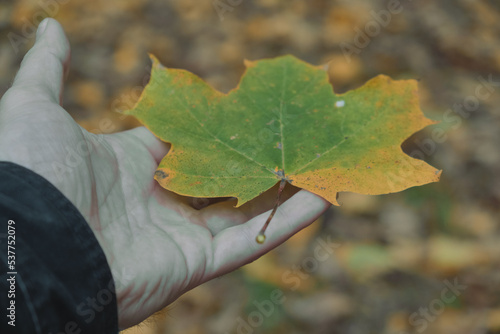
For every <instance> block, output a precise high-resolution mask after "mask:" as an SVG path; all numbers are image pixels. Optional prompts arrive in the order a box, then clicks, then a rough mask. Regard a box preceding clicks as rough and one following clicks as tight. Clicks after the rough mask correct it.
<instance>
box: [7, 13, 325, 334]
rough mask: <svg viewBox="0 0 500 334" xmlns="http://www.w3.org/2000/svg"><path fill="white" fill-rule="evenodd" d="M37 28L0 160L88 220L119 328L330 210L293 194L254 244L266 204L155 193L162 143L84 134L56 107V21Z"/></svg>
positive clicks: (59, 71)
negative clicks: (49, 187) (196, 203)
mask: <svg viewBox="0 0 500 334" xmlns="http://www.w3.org/2000/svg"><path fill="white" fill-rule="evenodd" d="M45 22H47V25H46V27H45V30H44V29H42V28H40V29H39V31H38V33H37V42H36V44H35V46H34V47H33V48H32V49H31V50H30V51H29V52H28V54H27V55H26V57H25V59H24V60H23V63H22V65H21V69H20V71H19V73H18V75H17V77H16V79H15V82H14V84H13V86H12V88H11V89H9V91H7V93H6V94H5V95H4V96H3V98H2V100H1V102H0V160H4V161H11V162H14V163H17V164H19V165H22V166H24V167H27V168H29V169H31V170H33V171H34V172H36V173H38V174H39V175H41V176H43V177H45V178H46V179H47V180H49V181H50V182H51V183H52V184H54V185H55V186H56V187H57V188H58V189H59V190H60V191H61V192H62V193H63V194H64V195H65V196H66V197H67V198H68V199H69V200H70V201H71V202H72V203H73V204H74V205H75V206H76V207H77V208H78V210H79V211H80V213H81V214H82V215H83V216H84V218H85V219H86V220H87V222H88V223H89V225H90V227H91V228H92V230H93V231H94V233H95V235H96V237H97V239H98V240H99V243H100V245H101V246H102V248H103V249H104V253H105V254H106V258H107V260H108V263H109V264H110V267H111V271H112V274H113V278H114V280H115V283H116V293H117V298H118V314H119V324H120V328H126V327H129V326H132V325H134V324H137V323H139V322H141V321H142V320H144V319H145V318H146V317H148V316H149V315H151V314H152V313H154V312H156V311H158V310H160V309H161V308H163V307H164V306H166V305H168V304H169V303H171V302H172V301H174V300H175V299H176V298H178V297H179V296H180V295H181V294H182V293H184V292H186V291H187V290H189V289H191V288H194V287H195V286H197V285H199V284H201V283H203V282H206V281H207V280H210V279H212V278H214V277H217V276H220V275H222V274H224V273H227V272H229V271H232V270H234V269H236V268H238V267H240V266H241V265H244V264H246V263H248V262H250V261H253V260H255V259H256V258H258V257H259V256H260V255H262V254H264V253H265V252H267V251H269V250H270V249H272V248H274V247H276V246H277V245H279V244H280V243H282V242H283V241H284V240H286V239H288V238H289V237H290V236H291V235H293V234H294V233H295V232H297V231H299V230H300V229H302V228H304V227H306V226H307V225H309V224H310V223H311V222H313V221H314V220H315V219H316V218H317V217H318V216H319V215H320V214H321V213H322V212H323V211H324V210H325V209H326V208H327V207H328V206H329V204H328V203H327V202H326V201H324V200H323V199H321V198H319V197H317V196H316V195H313V194H311V193H309V192H306V191H300V192H299V193H297V194H295V195H294V196H293V197H292V198H290V199H289V200H288V201H287V202H286V203H284V204H283V205H282V206H281V207H280V210H278V212H277V214H276V216H275V217H274V219H273V222H272V224H271V225H270V227H269V229H268V232H267V240H266V242H265V243H264V245H259V244H257V243H256V242H255V236H256V235H257V233H258V231H259V230H260V228H261V227H262V224H263V223H264V221H265V219H266V218H267V216H268V215H269V212H267V213H265V212H264V211H265V210H267V209H268V205H269V204H271V205H272V202H273V200H270V201H267V203H268V204H267V206H266V205H265V204H263V205H258V203H257V204H256V202H254V204H253V205H246V206H243V207H242V208H240V209H236V208H234V207H233V205H234V204H235V201H233V200H229V201H223V202H218V203H216V204H212V205H208V206H206V207H204V208H202V209H200V208H195V207H193V205H192V199H188V198H185V197H182V196H179V195H176V194H174V193H172V192H169V191H166V190H165V189H162V188H161V187H160V186H159V185H158V184H157V183H156V181H155V180H154V179H153V175H154V172H155V170H156V167H157V165H158V163H159V161H160V160H161V159H162V158H163V156H164V155H165V154H167V152H168V146H167V145H166V144H165V143H163V142H161V141H160V140H158V139H157V138H156V137H155V136H154V135H153V134H151V133H150V132H149V131H148V130H147V129H145V128H143V127H141V128H136V129H133V130H130V131H125V132H121V133H116V134H111V135H96V134H93V133H89V132H87V131H86V130H84V129H83V128H81V127H80V126H79V125H78V124H76V123H75V122H74V121H73V119H72V118H71V117H70V116H69V115H68V113H67V112H66V111H65V110H64V109H63V108H62V107H61V106H60V96H61V94H62V81H63V80H62V79H63V76H64V71H65V68H66V67H65V64H67V62H68V61H69V45H68V42H67V40H66V37H65V35H64V32H63V31H62V28H61V26H60V25H59V23H57V21H55V20H52V19H48V20H46V21H44V23H45ZM41 26H42V25H41ZM263 212H264V213H263Z"/></svg>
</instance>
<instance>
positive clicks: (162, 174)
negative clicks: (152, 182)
mask: <svg viewBox="0 0 500 334" xmlns="http://www.w3.org/2000/svg"><path fill="white" fill-rule="evenodd" d="M155 176H156V177H157V178H159V179H165V178H167V177H168V174H167V173H165V172H164V171H162V170H157V171H156V172H155Z"/></svg>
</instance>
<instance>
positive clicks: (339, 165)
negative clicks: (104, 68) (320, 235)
mask: <svg viewBox="0 0 500 334" xmlns="http://www.w3.org/2000/svg"><path fill="white" fill-rule="evenodd" d="M151 59H152V62H153V67H152V71H151V79H150V82H149V83H148V85H147V86H146V87H145V89H144V91H143V93H142V95H141V98H140V99H139V101H138V102H137V104H136V106H135V107H134V108H133V109H132V110H129V111H127V112H126V113H128V114H130V115H134V116H135V117H136V118H137V119H139V121H140V122H141V123H142V124H144V125H145V126H146V127H147V128H148V129H149V130H150V131H152V132H153V133H154V134H155V135H156V136H157V137H159V138H160V139H161V140H163V141H165V142H169V143H171V144H172V147H171V150H170V152H169V153H168V154H167V155H166V156H165V157H164V159H163V160H162V161H161V163H160V164H159V166H158V169H157V171H156V173H155V179H156V180H157V181H158V182H159V183H160V185H161V186H162V187H164V188H166V189H168V190H171V191H174V192H176V193H178V194H181V195H186V196H193V197H236V198H237V199H238V203H237V206H240V205H242V204H244V203H246V202H247V201H249V200H251V199H253V198H255V197H256V196H258V195H259V194H261V193H263V192H264V191H266V190H268V189H269V188H271V187H272V186H274V185H275V184H276V183H277V182H280V181H281V180H286V181H287V182H289V183H290V184H292V185H294V186H297V187H300V188H303V189H307V190H308V191H310V192H313V193H315V194H317V195H319V196H321V197H323V198H325V199H326V200H328V201H329V202H331V203H333V204H335V205H338V203H337V200H336V198H337V193H338V192H341V191H350V192H355V193H361V194H370V195H377V194H386V193H392V192H398V191H401V190H404V189H406V188H409V187H413V186H418V185H423V184H426V183H430V182H436V181H438V180H439V176H440V174H441V172H440V171H439V170H437V169H435V168H434V167H432V166H430V165H428V164H427V163H425V162H424V161H422V160H418V159H414V158H412V157H410V156H408V155H406V154H405V153H404V152H403V151H402V149H401V144H402V142H403V141H404V140H405V139H407V138H408V137H409V136H411V135H412V134H413V133H415V132H416V131H419V130H421V129H422V128H424V127H426V126H427V125H430V124H433V123H434V121H431V120H430V119H427V118H426V117H425V116H424V115H423V113H422V112H421V111H420V108H419V103H418V94H417V83H416V81H414V80H392V79H390V78H389V77H387V76H384V75H379V76H377V77H375V78H373V79H371V80H370V81H368V82H367V83H366V84H365V85H364V86H362V87H360V88H358V89H355V90H352V91H349V92H347V93H345V94H341V95H337V94H335V93H334V92H333V88H332V86H331V84H330V83H329V81H328V76H327V73H326V72H325V71H324V70H323V69H322V68H321V67H318V66H312V65H310V64H308V63H305V62H303V61H301V60H299V59H297V58H295V57H293V56H290V55H287V56H283V57H279V58H275V59H265V60H259V61H254V62H253V61H245V65H246V67H247V69H246V72H245V74H244V75H243V77H242V79H241V81H240V83H239V85H238V87H237V88H235V89H233V90H231V91H230V92H229V93H228V94H223V93H221V92H219V91H217V90H215V89H213V88H212V87H210V86H209V85H208V84H207V83H205V82H204V81H203V80H202V79H200V78H199V77H197V76H196V75H194V74H192V73H190V72H188V71H185V70H180V69H167V68H165V67H163V66H162V65H161V64H160V63H159V61H158V60H157V59H156V58H154V57H153V56H151ZM281 183H282V184H283V182H281Z"/></svg>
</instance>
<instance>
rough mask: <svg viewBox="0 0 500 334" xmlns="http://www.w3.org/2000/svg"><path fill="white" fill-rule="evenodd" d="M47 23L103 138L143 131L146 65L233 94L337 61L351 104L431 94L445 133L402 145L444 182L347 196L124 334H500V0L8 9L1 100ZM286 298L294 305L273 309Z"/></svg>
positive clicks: (141, 0)
mask: <svg viewBox="0 0 500 334" xmlns="http://www.w3.org/2000/svg"><path fill="white" fill-rule="evenodd" d="M394 3H399V4H400V5H399V7H394ZM387 13H388V14H389V15H387ZM384 14H385V15H384ZM45 16H53V17H55V18H56V19H57V20H59V21H60V22H61V24H62V25H63V27H64V29H65V30H66V32H67V34H68V38H69V41H70V43H71V46H72V61H71V66H70V74H69V77H68V80H67V85H66V90H65V93H64V101H65V102H64V106H65V107H66V109H67V110H68V111H69V113H70V114H71V115H72V116H73V117H74V118H75V119H76V120H77V121H78V122H79V123H80V124H81V125H82V126H84V127H85V128H87V129H88V130H89V131H94V132H101V133H102V132H116V131H120V130H123V129H128V128H131V127H134V126H136V125H137V123H136V122H135V121H134V120H133V119H131V118H127V117H123V116H121V115H120V114H119V113H116V111H118V110H123V109H128V108H131V107H132V106H133V104H134V102H135V101H136V99H137V97H138V94H139V93H140V92H141V90H142V87H143V86H144V85H145V83H146V82H147V80H148V73H149V67H150V62H149V59H148V55H147V53H148V52H150V53H153V54H155V55H156V56H157V57H158V58H159V59H160V60H161V61H162V63H163V64H164V65H165V66H167V67H175V68H183V69H187V70H189V71H191V72H194V73H195V74H197V75H199V76H201V77H202V78H204V79H205V80H206V81H208V82H209V83H210V84H212V85H213V86H214V87H215V88H217V89H220V90H222V91H228V90H229V89H231V88H233V87H234V86H235V85H236V84H237V82H238V80H239V77H240V76H241V74H242V72H243V70H244V66H243V59H245V58H247V59H251V60H254V59H260V58H268V57H274V56H278V55H282V54H288V53H290V54H293V55H295V56H297V57H299V58H301V59H303V60H305V61H308V62H310V63H313V64H326V63H329V65H330V66H329V75H330V78H331V82H332V84H333V85H334V88H335V91H336V92H345V91H347V90H349V89H352V88H355V87H359V86H360V85H362V84H363V83H364V82H366V81H367V80H368V79H370V78H372V77H374V76H375V75H377V74H380V73H384V74H387V75H389V76H391V77H393V78H395V79H399V78H416V79H419V90H420V96H421V107H422V110H423V111H424V112H425V113H426V115H428V116H429V117H431V118H434V119H436V120H441V121H442V122H441V123H440V124H439V125H435V126H434V129H436V128H439V129H446V133H445V134H444V135H442V133H441V132H439V130H438V132H439V133H441V135H436V132H433V128H430V129H427V130H425V131H422V132H420V133H418V134H417V135H415V136H413V137H412V138H410V139H409V140H407V142H406V143H405V146H404V149H405V151H406V152H407V153H411V152H420V154H421V156H422V157H423V158H424V159H425V160H426V161H428V162H429V163H430V164H432V165H433V166H435V167H437V168H439V169H442V170H443V174H442V178H441V181H440V182H439V183H435V184H430V185H426V186H423V187H418V188H412V189H409V190H407V191H404V192H402V193H398V194H391V195H384V196H361V195H356V194H347V193H343V194H341V195H340V201H341V202H342V203H343V205H342V206H341V207H334V208H331V209H330V210H329V211H328V213H327V214H326V215H325V216H324V217H322V219H320V221H318V222H316V223H315V224H313V225H312V226H311V227H309V228H307V229H306V230H304V231H302V232H301V233H299V234H298V235H296V236H295V237H293V238H292V239H291V240H289V241H288V242H286V243H285V244H284V245H283V246H281V247H279V248H277V249H276V250H274V251H273V252H271V253H270V254H268V255H266V256H264V257H263V258H261V259H260V260H258V261H256V262H254V263H252V264H250V265H247V266H245V267H244V268H243V269H241V270H238V271H236V272H234V273H231V274H229V275H226V276H224V277H222V278H219V279H216V280H213V281H211V282H209V283H207V284H205V285H203V286H201V287H199V288H196V289H195V290H193V291H191V292H189V293H187V294H186V295H185V296H183V297H182V298H180V299H179V300H178V301H176V302H175V303H174V304H172V305H170V306H169V307H168V308H167V310H166V312H163V313H160V314H158V315H156V316H154V317H153V318H152V319H151V320H149V321H148V322H147V323H144V324H141V325H140V326H139V327H138V328H133V329H130V330H128V331H126V333H127V334H132V333H142V334H150V333H171V334H176V333H183V334H201V333H221V334H222V333H289V334H293V333H297V334H298V333H339V334H340V333H342V334H365V333H377V334H379V333H384V334H403V333H443V334H445V333H450V334H461V333H464V334H471V333H478V334H479V333H481V334H486V333H489V334H492V333H500V228H499V222H500V118H499V116H500V107H499V106H500V2H498V1H496V0H489V1H486V0H485V1H471V0H453V1H452V0H445V1H428V0H419V1H412V0H401V2H398V1H396V0H392V1H381V0H376V1H368V0H351V1H347V0H345V1H326V0H323V1H322V0H313V1H297V0H288V1H285V0H255V1H235V0H232V1H229V0H220V1H218V0H210V1H205V0H170V1H152V0H136V1H131V0H100V1H98V0H59V1H58V0H20V1H15V2H14V1H11V2H8V3H7V2H1V3H0V37H1V39H0V73H1V76H0V95H1V94H3V93H4V92H5V91H6V90H7V89H8V88H9V86H10V84H11V81H12V79H13V77H14V75H15V73H16V71H17V69H18V66H19V63H20V61H21V59H22V57H23V55H24V53H25V52H26V51H27V50H28V49H29V47H30V46H31V45H32V43H33V39H34V38H33V30H32V29H33V28H32V26H33V25H35V26H36V25H37V24H38V22H39V21H40V20H41V19H42V18H43V17H45ZM9 34H10V35H9ZM12 34H15V35H16V36H21V37H22V38H21V39H16V40H14V41H13V40H12V36H13V35H12ZM9 36H10V37H9ZM363 36H364V37H363ZM488 82H489V83H488ZM103 120H105V121H108V122H109V120H110V121H111V123H109V124H111V125H109V124H108V123H106V124H107V125H106V126H103V124H104V123H102V121H103ZM325 245H330V246H325ZM319 247H323V248H321V249H322V250H323V251H319V250H318V249H319ZM325 247H326V248H325ZM320 254H321V255H320ZM325 254H326V255H325ZM276 289H279V291H281V294H282V295H281V297H282V298H281V299H280V301H282V303H277V304H276V303H272V300H273V298H272V296H273V293H276V292H275V290H276ZM273 291H274V292H273ZM266 301H267V302H266ZM270 301H271V303H272V304H269V303H270ZM270 305H272V307H271V306H270Z"/></svg>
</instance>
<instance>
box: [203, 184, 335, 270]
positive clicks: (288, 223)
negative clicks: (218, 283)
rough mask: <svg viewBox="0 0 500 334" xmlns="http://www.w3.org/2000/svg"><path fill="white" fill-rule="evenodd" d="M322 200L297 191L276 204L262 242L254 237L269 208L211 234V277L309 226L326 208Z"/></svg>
mask: <svg viewBox="0 0 500 334" xmlns="http://www.w3.org/2000/svg"><path fill="white" fill-rule="evenodd" d="M330 205H331V204H330V203H329V202H328V201H326V200H325V199H323V198H321V197H319V196H317V195H315V194H313V193H310V192H308V191H306V190H301V191H299V192H298V193H297V194H295V195H294V196H293V197H292V198H290V199H289V200H288V201H286V202H285V203H283V204H282V205H280V206H279V207H278V210H277V211H276V214H275V215H274V217H273V220H272V221H271V223H270V225H269V227H268V229H267V231H266V240H265V242H264V243H263V244H259V243H257V241H256V240H255V238H256V237H257V235H258V233H259V231H260V229H261V228H262V226H263V224H264V222H265V221H266V219H267V218H268V216H269V214H270V212H271V211H267V212H265V213H263V214H261V215H259V216H257V217H255V218H253V219H251V220H249V221H248V222H246V223H245V224H241V225H237V226H233V227H230V228H227V229H225V230H223V231H221V232H220V233H218V234H217V235H216V236H215V237H214V254H213V256H214V257H213V263H212V271H213V272H212V273H210V274H209V275H210V276H211V277H210V278H212V277H215V276H220V275H222V274H225V273H228V272H230V271H232V270H235V269H237V268H239V267H241V266H242V265H245V264H247V263H249V262H252V261H254V260H256V259H257V258H258V257H260V256H261V255H263V254H265V253H267V252H269V251H270V250H271V249H273V248H275V247H277V246H278V245H280V244H281V243H283V242H284V241H285V240H287V239H288V238H290V237H291V236H292V235H294V234H295V233H297V232H298V231H300V230H301V229H303V228H305V227H307V226H309V225H310V224H311V223H312V222H314V221H315V220H316V219H318V217H319V216H320V215H321V214H323V213H324V212H325V211H326V210H327V209H328V208H329V207H330Z"/></svg>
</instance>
